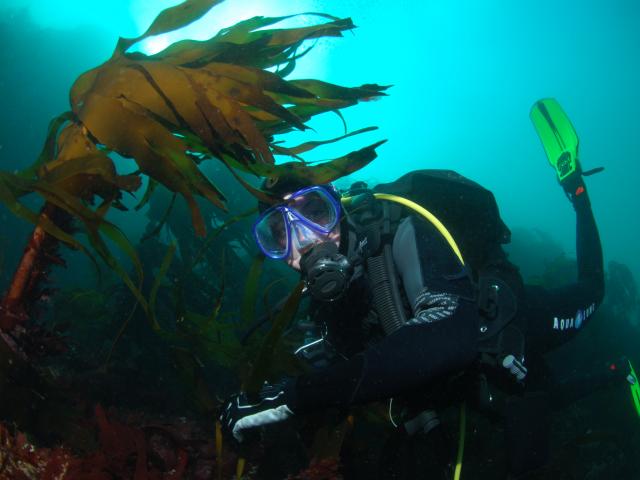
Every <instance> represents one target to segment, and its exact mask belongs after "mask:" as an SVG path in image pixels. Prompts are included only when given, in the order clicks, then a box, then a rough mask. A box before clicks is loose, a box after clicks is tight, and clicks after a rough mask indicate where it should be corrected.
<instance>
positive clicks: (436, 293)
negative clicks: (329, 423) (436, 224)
mask: <svg viewBox="0 0 640 480" xmlns="http://www.w3.org/2000/svg"><path fill="white" fill-rule="evenodd" d="M425 224H426V222H423V221H421V220H407V221H406V222H405V223H404V224H403V225H402V226H401V227H400V228H399V229H398V231H397V233H396V236H395V239H394V244H393V251H394V260H395V263H396V266H397V269H398V273H399V276H400V278H401V280H402V282H403V285H404V289H405V292H406V295H407V299H408V300H409V301H410V303H411V305H412V307H413V311H412V314H413V318H412V319H411V320H409V321H408V322H407V324H406V325H405V326H403V327H401V328H399V329H398V330H396V331H395V332H393V333H392V334H390V335H388V336H386V337H385V338H383V339H382V341H381V342H379V343H377V344H376V345H374V346H372V347H370V348H368V349H366V350H365V351H363V352H361V353H359V354H357V355H354V356H353V357H351V358H350V359H349V360H346V361H343V362H340V363H337V364H334V365H332V366H331V367H329V368H325V369H323V370H320V371H316V372H313V373H311V374H308V375H303V376H302V377H299V378H298V379H297V381H296V384H295V402H294V407H293V410H294V411H310V410H315V409H321V408H326V407H328V406H343V407H344V406H348V405H352V404H358V403H366V402H371V401H376V400H383V399H387V398H391V397H394V396H398V395H402V394H407V393H411V392H415V391H416V390H419V389H421V388H424V387H425V386H427V385H429V383H430V382H432V381H434V380H435V379H437V378H440V377H443V376H446V375H449V374H451V373H453V372H456V371H459V370H461V369H463V368H464V367H466V366H468V365H469V364H470V363H471V362H472V361H473V360H474V358H475V356H476V351H477V350H476V337H477V334H476V332H477V328H478V318H477V313H476V311H477V309H476V307H475V303H474V302H473V301H472V299H471V297H472V285H471V281H470V280H469V278H468V276H467V275H466V271H465V269H464V267H463V266H462V265H461V264H460V262H459V261H458V259H457V258H456V257H455V255H454V254H453V252H452V251H451V248H450V247H449V245H448V244H447V243H446V241H445V240H444V239H443V238H442V237H441V235H440V233H439V232H437V231H436V230H435V229H434V228H433V227H432V226H431V225H429V224H426V225H425ZM354 320H355V321H358V320H359V319H354Z"/></svg>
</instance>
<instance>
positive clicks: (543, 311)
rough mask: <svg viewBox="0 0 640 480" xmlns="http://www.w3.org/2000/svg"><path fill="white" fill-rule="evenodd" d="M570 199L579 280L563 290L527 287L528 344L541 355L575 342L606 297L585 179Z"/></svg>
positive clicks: (595, 229) (573, 189)
mask: <svg viewBox="0 0 640 480" xmlns="http://www.w3.org/2000/svg"><path fill="white" fill-rule="evenodd" d="M570 188H571V192H572V193H571V194H570V195H569V196H570V198H571V200H572V204H573V207H574V209H575V211H576V252H577V257H578V280H577V282H576V283H574V284H571V285H567V286H564V287H560V288H554V289H545V288H542V287H540V286H530V285H527V286H526V287H525V288H526V309H527V311H526V316H527V342H528V344H529V345H530V346H532V347H534V348H535V349H536V350H539V351H541V352H545V351H549V350H551V349H553V348H555V347H557V346H558V345H561V344H562V343H564V342H566V341H567V340H569V339H570V338H572V337H573V336H574V335H575V334H576V333H577V332H578V330H579V329H580V328H581V327H583V326H584V324H585V323H586V322H587V321H588V320H589V319H590V318H591V316H592V315H593V313H594V312H595V311H596V309H597V308H598V306H599V305H600V304H601V303H602V298H603V297H604V268H603V260H602V245H601V244H600V235H599V233H598V227H597V226H596V222H595V218H594V216H593V212H592V210H591V203H590V201H589V196H588V194H587V191H586V189H585V187H584V185H583V184H582V179H581V177H577V179H576V182H575V184H574V185H572V186H571V187H570Z"/></svg>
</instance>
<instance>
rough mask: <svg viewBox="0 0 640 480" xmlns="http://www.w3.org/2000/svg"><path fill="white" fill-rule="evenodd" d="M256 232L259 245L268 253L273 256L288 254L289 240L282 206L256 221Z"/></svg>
mask: <svg viewBox="0 0 640 480" xmlns="http://www.w3.org/2000/svg"><path fill="white" fill-rule="evenodd" d="M254 232H255V237H256V241H257V242H258V245H259V246H260V248H261V249H262V251H263V252H264V253H265V254H266V255H268V256H269V257H271V258H282V257H284V256H286V255H287V251H288V243H289V241H288V236H287V225H286V223H285V219H284V211H283V209H282V208H277V209H274V210H271V211H269V212H267V213H266V214H265V215H264V216H263V217H262V218H260V220H258V223H256V225H255V227H254Z"/></svg>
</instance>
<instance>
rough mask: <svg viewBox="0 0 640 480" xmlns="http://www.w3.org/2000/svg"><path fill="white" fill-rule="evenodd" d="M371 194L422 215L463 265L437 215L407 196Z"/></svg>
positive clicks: (456, 249) (347, 202) (451, 239)
mask: <svg viewBox="0 0 640 480" xmlns="http://www.w3.org/2000/svg"><path fill="white" fill-rule="evenodd" d="M373 196H374V197H375V198H377V199H379V200H388V201H390V202H395V203H399V204H400V205H404V206H405V207H408V208H410V209H412V210H414V211H415V212H417V213H419V214H420V215H422V216H423V217H424V218H425V219H427V220H428V221H429V222H431V224H432V225H433V226H434V227H436V228H437V229H438V231H439V232H440V233H441V234H442V236H443V237H444V238H445V240H446V241H447V243H448V244H449V245H450V246H451V249H452V250H453V253H455V254H456V256H457V257H458V259H459V260H460V263H462V265H464V259H463V258H462V253H461V252H460V248H458V244H457V243H456V241H455V240H454V239H453V236H452V235H451V233H449V230H447V227H445V226H444V225H443V224H442V222H441V221H440V220H438V217H436V216H435V215H434V214H433V213H431V212H430V211H429V210H427V209H426V208H424V207H423V206H422V205H419V204H417V203H416V202H413V201H411V200H409V199H408V198H404V197H399V196H398V195H391V194H389V193H374V194H373ZM352 199H353V197H342V199H341V200H342V203H344V204H347V205H348V204H349V203H350V202H351V200H352Z"/></svg>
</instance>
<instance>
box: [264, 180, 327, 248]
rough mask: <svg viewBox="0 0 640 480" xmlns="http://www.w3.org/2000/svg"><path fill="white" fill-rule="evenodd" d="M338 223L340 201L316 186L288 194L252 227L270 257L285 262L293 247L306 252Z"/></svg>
mask: <svg viewBox="0 0 640 480" xmlns="http://www.w3.org/2000/svg"><path fill="white" fill-rule="evenodd" d="M339 221H340V203H339V201H338V200H337V199H336V198H335V196H334V195H333V194H332V193H331V192H329V191H327V189H326V188H325V187H322V186H313V187H307V188H303V189H301V190H298V191H296V192H294V193H292V194H290V195H287V196H286V197H285V198H284V202H283V203H281V204H279V205H276V206H273V207H271V208H269V209H267V210H265V211H264V212H263V213H262V215H260V217H258V220H257V221H256V223H255V224H254V226H253V235H254V238H255V240H256V243H257V244H258V247H259V248H260V250H261V251H262V252H263V253H264V254H265V255H266V256H267V257H270V258H274V259H283V258H287V257H288V256H289V255H290V254H291V251H292V248H293V247H295V248H296V249H298V250H303V249H305V248H306V247H309V246H311V245H313V244H314V243H317V242H318V241H319V240H320V239H321V238H322V237H323V236H326V235H328V234H329V233H331V231H332V230H333V229H334V228H335V226H336V225H337V224H338V222H339ZM319 236H320V237H319ZM294 242H295V245H294Z"/></svg>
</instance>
